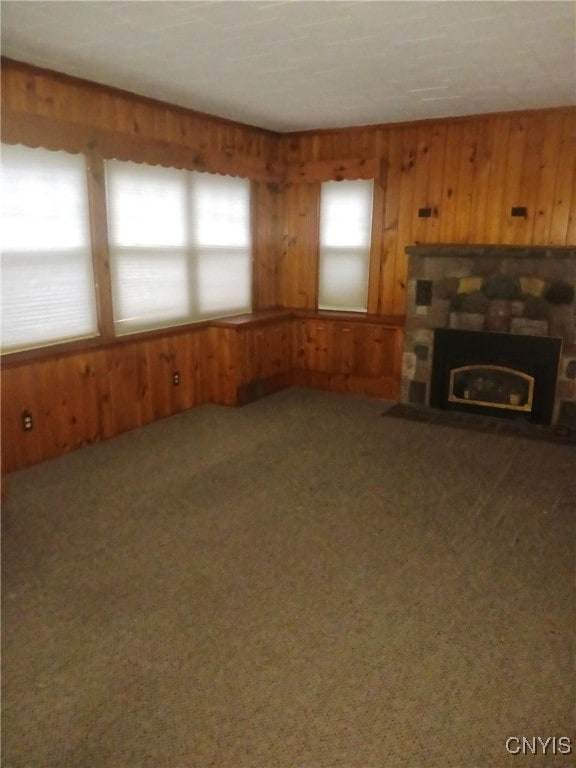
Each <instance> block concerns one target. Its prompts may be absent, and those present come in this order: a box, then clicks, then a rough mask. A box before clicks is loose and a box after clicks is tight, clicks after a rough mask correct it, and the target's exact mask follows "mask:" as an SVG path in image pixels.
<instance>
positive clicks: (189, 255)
mask: <svg viewBox="0 0 576 768" xmlns="http://www.w3.org/2000/svg"><path fill="white" fill-rule="evenodd" d="M106 186H107V196H108V227H109V243H110V255H111V267H112V295H113V305H114V323H115V327H116V332H117V333H118V334H125V333H133V332H135V331H141V330H150V329H153V328H162V327H167V326H172V325H179V324H182V323H188V322H191V321H194V320H202V319H207V318H210V317H218V316H223V315H231V314H238V313H241V312H249V311H250V309H251V264H252V262H251V241H250V184H249V182H248V181H247V180H245V179H236V178H230V177H227V176H216V175H212V174H206V173H196V172H190V171H180V170H176V169H173V168H161V167H157V166H154V167H152V166H147V165H139V164H136V163H130V162H120V161H117V160H113V161H109V162H107V163H106Z"/></svg>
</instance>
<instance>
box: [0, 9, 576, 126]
mask: <svg viewBox="0 0 576 768" xmlns="http://www.w3.org/2000/svg"><path fill="white" fill-rule="evenodd" d="M1 14H2V15H1V24H2V54H3V55H4V56H8V57H10V58H13V59H17V60H19V61H26V62H29V63H32V64H36V65H39V66H41V67H48V68H50V69H55V70H58V71H60V72H64V73H67V74H70V75H76V76H78V77H83V78H87V79H89V80H94V81H96V82H100V83H106V84H108V85H112V86H117V87H119V88H123V89H126V90H129V91H132V92H134V93H138V94H142V95H145V96H149V97H152V98H156V99H162V100H164V101H169V102H172V103H174V104H179V105H181V106H184V107H189V108H192V109H196V110H199V111H202V112H209V113H211V114H214V115H220V116H222V117H226V118H230V119H232V120H238V121H240V122H244V123H249V124H251V125H257V126H261V127H263V128H269V129H272V130H276V131H282V132H285V131H296V130H306V129H314V128H331V127H344V126H352V125H366V124H375V123H389V122H397V121H404V120H417V119H422V118H431V117H444V116H454V115H466V114H477V113H485V112H497V111H508V110H518V109H532V108H542V107H554V106H565V105H570V104H575V103H576V63H575V30H576V3H575V2H573V1H572V0H570V2H565V1H564V0H352V1H351V2H350V1H348V2H347V1H345V0H288V1H287V2H286V1H285V2H269V1H268V0H215V1H214V0H199V1H196V2H192V1H191V0H175V1H173V0H160V1H157V0H111V1H110V0H74V1H70V0H68V1H66V2H64V1H56V2H55V1H54V0H51V1H49V2H45V1H37V0H4V1H3V2H2V3H1Z"/></svg>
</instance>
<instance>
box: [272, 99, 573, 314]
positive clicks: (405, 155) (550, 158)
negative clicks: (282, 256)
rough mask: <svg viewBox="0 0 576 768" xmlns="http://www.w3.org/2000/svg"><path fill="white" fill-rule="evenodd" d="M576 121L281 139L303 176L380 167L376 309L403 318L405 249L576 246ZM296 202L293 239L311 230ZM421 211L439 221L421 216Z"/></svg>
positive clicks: (522, 115)
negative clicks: (363, 165) (318, 170)
mask: <svg viewBox="0 0 576 768" xmlns="http://www.w3.org/2000/svg"><path fill="white" fill-rule="evenodd" d="M575 116H576V110H574V109H573V108H559V109H551V110H535V111H530V112H514V113H507V114H497V115H480V116H474V117H466V118H452V119H445V120H433V121H427V122H422V123H415V124H404V125H393V126H374V127H373V128H363V129H357V128H351V129H349V130H345V129H343V130H341V131H318V132H316V133H312V132H306V133H303V134H290V135H287V136H283V137H281V138H280V140H279V147H280V159H281V160H283V161H284V162H286V163H288V164H293V163H297V164H300V166H301V168H302V169H303V170H302V172H304V170H305V166H306V163H311V164H312V165H311V166H310V167H311V168H312V167H313V164H314V163H316V162H317V161H318V160H322V161H323V162H325V163H328V162H330V160H334V161H336V160H337V161H338V162H340V163H341V164H345V163H346V162H347V161H348V160H349V161H350V162H352V161H357V160H358V159H363V160H366V161H371V159H372V160H373V159H376V160H377V161H378V166H379V167H380V168H381V175H380V178H379V181H378V183H379V184H380V185H381V187H382V192H381V193H380V192H379V193H378V195H377V196H375V200H376V201H377V203H378V204H377V205H376V206H375V208H374V216H375V219H376V220H375V221H373V233H375V236H376V237H377V238H378V247H379V248H380V255H379V257H378V254H373V268H372V269H371V277H370V280H371V283H370V287H369V297H370V311H376V312H378V313H382V314H394V315H402V314H403V312H404V306H405V281H406V258H405V255H404V253H405V252H404V249H405V248H406V246H408V245H413V244H416V243H433V242H445V243H484V244H498V243H503V244H518V245H530V244H534V245H573V244H574V237H575V236H574V230H575V227H576V225H575V224H574V223H573V220H574V208H575V206H576V199H575V198H574V191H573V190H574V184H575V177H576V134H575V119H576V117H575ZM371 152H375V153H376V158H374V157H372V158H371V157H370V153H371ZM298 205H299V203H298V201H297V200H295V199H294V197H293V196H291V195H290V193H287V194H286V196H285V200H284V214H283V217H284V221H285V222H286V221H289V222H290V224H291V227H292V229H291V233H292V236H293V237H294V238H295V239H297V238H298V233H297V232H294V229H293V227H294V226H295V225H296V226H297V225H298V223H300V226H301V228H302V230H304V229H305V227H306V226H308V222H305V221H303V220H301V219H299V218H298V216H297V215H296V213H295V209H296V206H298ZM513 206H514V207H516V206H525V207H526V208H527V209H528V215H527V217H512V216H511V209H512V207H513ZM420 207H430V208H433V209H437V216H432V217H430V218H428V219H419V218H418V208H420ZM304 292H305V291H304ZM292 296H293V294H291V293H290V292H288V294H287V295H285V296H284V299H285V302H287V301H288V300H289V299H290V298H292ZM286 305H288V304H287V303H285V306H286ZM296 306H300V305H296Z"/></svg>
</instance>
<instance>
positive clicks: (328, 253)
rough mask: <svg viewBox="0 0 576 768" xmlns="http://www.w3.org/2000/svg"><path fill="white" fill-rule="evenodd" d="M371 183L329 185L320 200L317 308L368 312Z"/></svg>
mask: <svg viewBox="0 0 576 768" xmlns="http://www.w3.org/2000/svg"><path fill="white" fill-rule="evenodd" d="M372 191H373V182H372V181H363V180H360V181H327V182H325V183H323V184H322V189H321V198H320V265H319V279H318V307H319V308H320V309H335V310H347V311H355V312H366V310H367V308H368V274H369V267H370V240H371V228H372Z"/></svg>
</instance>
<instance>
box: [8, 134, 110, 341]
mask: <svg viewBox="0 0 576 768" xmlns="http://www.w3.org/2000/svg"><path fill="white" fill-rule="evenodd" d="M2 176H3V183H2V197H1V203H0V216H1V223H2V234H1V241H0V242H1V245H2V262H1V263H2V290H1V295H2V351H3V352H11V351H15V350H18V349H26V348H31V347H40V346H45V345H48V344H53V343H56V342H59V341H68V340H71V339H80V338H87V337H90V336H96V335H97V333H98V330H97V315H96V301H95V292H94V277H93V270H92V254H91V240H90V221H89V213H88V190H87V184H86V167H85V161H84V158H83V156H82V155H70V154H67V153H65V152H50V151H48V150H45V149H30V148H28V147H23V146H8V145H2Z"/></svg>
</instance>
